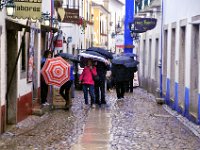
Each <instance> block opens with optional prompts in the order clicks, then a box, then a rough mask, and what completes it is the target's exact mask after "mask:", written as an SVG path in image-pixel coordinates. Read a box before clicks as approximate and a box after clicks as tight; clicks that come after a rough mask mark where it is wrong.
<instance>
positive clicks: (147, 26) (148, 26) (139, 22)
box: [129, 18, 157, 33]
mask: <svg viewBox="0 0 200 150" xmlns="http://www.w3.org/2000/svg"><path fill="white" fill-rule="evenodd" d="M156 24H157V19H155V18H135V19H134V21H133V23H130V24H129V28H130V30H131V31H132V32H134V33H143V32H146V31H148V30H152V29H154V28H155V27H156Z"/></svg>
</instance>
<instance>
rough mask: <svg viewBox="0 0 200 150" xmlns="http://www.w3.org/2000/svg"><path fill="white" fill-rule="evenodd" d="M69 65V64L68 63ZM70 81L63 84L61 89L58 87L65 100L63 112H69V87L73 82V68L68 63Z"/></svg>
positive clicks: (70, 104)
mask: <svg viewBox="0 0 200 150" xmlns="http://www.w3.org/2000/svg"><path fill="white" fill-rule="evenodd" d="M65 60H66V59H65ZM66 61H67V62H69V60H66ZM69 63H70V62H69ZM70 64H71V66H70V80H69V81H67V82H65V83H64V84H63V85H62V86H61V87H60V91H59V93H60V95H61V96H62V97H63V98H64V99H65V102H66V103H65V110H69V109H70V108H71V106H72V101H71V97H70V89H71V86H72V84H73V81H74V74H73V71H74V66H73V64H72V63H70Z"/></svg>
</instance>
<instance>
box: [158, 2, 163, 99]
mask: <svg viewBox="0 0 200 150" xmlns="http://www.w3.org/2000/svg"><path fill="white" fill-rule="evenodd" d="M163 1H164V0H161V27H160V28H161V29H160V30H161V32H160V40H161V43H160V57H161V58H160V64H159V67H160V97H161V98H162V97H163V87H162V82H163V78H162V69H163V60H162V59H163V18H164V14H163V10H164V5H163Z"/></svg>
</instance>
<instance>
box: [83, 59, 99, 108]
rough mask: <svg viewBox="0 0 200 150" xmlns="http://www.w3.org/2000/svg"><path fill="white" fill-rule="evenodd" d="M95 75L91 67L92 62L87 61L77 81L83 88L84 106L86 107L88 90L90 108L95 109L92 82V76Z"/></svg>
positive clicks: (95, 72)
mask: <svg viewBox="0 0 200 150" xmlns="http://www.w3.org/2000/svg"><path fill="white" fill-rule="evenodd" d="M96 75H97V71H96V67H95V66H93V65H92V60H90V59H88V61H87V66H85V67H84V69H83V72H82V74H81V75H80V77H79V81H80V82H81V84H82V87H83V93H84V99H85V105H86V106H88V88H89V94H90V97H91V107H93V108H94V107H95V93H94V80H93V76H96Z"/></svg>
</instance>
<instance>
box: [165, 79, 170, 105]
mask: <svg viewBox="0 0 200 150" xmlns="http://www.w3.org/2000/svg"><path fill="white" fill-rule="evenodd" d="M166 86H167V87H166V97H165V102H166V104H167V105H169V104H170V79H168V78H167V79H166Z"/></svg>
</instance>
